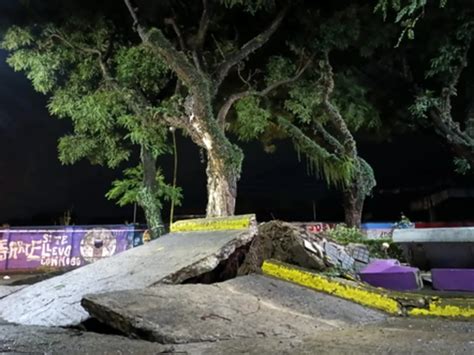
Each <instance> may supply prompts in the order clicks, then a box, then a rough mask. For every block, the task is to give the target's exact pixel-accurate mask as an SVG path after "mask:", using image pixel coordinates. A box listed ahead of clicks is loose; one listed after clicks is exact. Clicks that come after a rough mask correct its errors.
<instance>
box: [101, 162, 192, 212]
mask: <svg viewBox="0 0 474 355" xmlns="http://www.w3.org/2000/svg"><path fill="white" fill-rule="evenodd" d="M156 185H157V188H156V191H155V193H156V196H155V199H156V202H157V203H159V205H158V206H157V207H158V208H159V209H161V208H162V206H161V204H160V203H161V201H173V202H174V204H175V205H178V206H179V205H180V204H181V200H182V197H183V196H182V190H181V188H180V187H173V186H171V185H169V184H167V183H165V178H164V176H163V174H162V172H161V171H160V170H158V171H157V174H156ZM143 188H144V185H143V168H142V167H141V166H138V167H134V168H129V169H126V170H125V171H124V178H123V179H121V180H115V181H114V182H113V183H112V188H111V189H110V191H109V192H107V194H106V197H107V198H108V199H109V200H117V203H118V205H119V206H126V205H129V204H133V203H138V204H140V203H141V202H142V201H141V196H140V194H141V193H142V190H143Z"/></svg>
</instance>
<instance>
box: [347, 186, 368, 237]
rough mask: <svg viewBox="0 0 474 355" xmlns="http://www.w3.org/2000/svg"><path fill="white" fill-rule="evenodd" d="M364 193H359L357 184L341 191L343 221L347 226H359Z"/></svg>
mask: <svg viewBox="0 0 474 355" xmlns="http://www.w3.org/2000/svg"><path fill="white" fill-rule="evenodd" d="M364 201H365V194H363V193H361V191H360V189H359V188H358V187H357V184H354V185H352V186H350V187H349V188H347V189H345V190H344V191H343V204H344V222H345V223H346V225H347V226H348V227H356V228H360V225H361V223H362V211H363V208H364Z"/></svg>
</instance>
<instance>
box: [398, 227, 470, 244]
mask: <svg viewBox="0 0 474 355" xmlns="http://www.w3.org/2000/svg"><path fill="white" fill-rule="evenodd" d="M392 237H393V241H394V242H395V243H437V242H443V243H444V242H449V243H474V227H457V228H407V229H394V231H393V236H392Z"/></svg>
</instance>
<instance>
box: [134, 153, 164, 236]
mask: <svg viewBox="0 0 474 355" xmlns="http://www.w3.org/2000/svg"><path fill="white" fill-rule="evenodd" d="M141 160H142V165H143V188H142V190H141V191H140V194H139V205H140V207H141V208H142V209H143V211H144V212H145V219H146V223H147V226H148V230H149V231H150V234H151V238H152V239H155V238H158V237H160V236H161V235H162V234H163V233H164V225H163V220H162V218H161V203H160V201H158V198H157V189H158V186H157V184H156V160H155V158H154V156H153V153H152V152H151V151H150V150H149V149H147V148H145V147H142V149H141Z"/></svg>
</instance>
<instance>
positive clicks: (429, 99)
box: [408, 90, 440, 119]
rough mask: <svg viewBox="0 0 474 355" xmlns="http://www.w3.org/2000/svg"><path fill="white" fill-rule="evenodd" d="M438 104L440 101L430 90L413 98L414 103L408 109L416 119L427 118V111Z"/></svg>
mask: <svg viewBox="0 0 474 355" xmlns="http://www.w3.org/2000/svg"><path fill="white" fill-rule="evenodd" d="M439 104H440V99H439V98H438V97H435V95H434V92H433V91H431V90H427V91H425V92H424V93H423V94H422V95H419V96H417V97H416V98H415V102H414V103H413V105H411V106H410V107H409V108H408V109H409V111H410V113H411V114H412V115H413V116H414V117H417V118H424V119H426V118H427V117H428V111H429V110H430V109H431V108H434V107H436V106H438V105H439Z"/></svg>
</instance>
